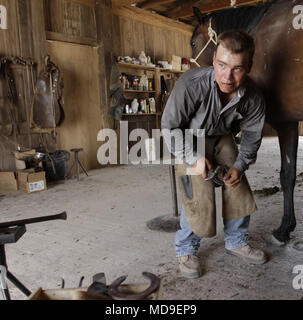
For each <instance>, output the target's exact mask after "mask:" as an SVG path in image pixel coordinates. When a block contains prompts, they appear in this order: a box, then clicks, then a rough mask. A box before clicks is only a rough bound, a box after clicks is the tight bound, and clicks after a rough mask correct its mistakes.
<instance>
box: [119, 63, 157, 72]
mask: <svg viewBox="0 0 303 320" xmlns="http://www.w3.org/2000/svg"><path fill="white" fill-rule="evenodd" d="M118 66H120V67H126V68H133V69H141V70H150V71H155V70H156V67H147V66H141V65H138V64H132V63H126V62H118Z"/></svg>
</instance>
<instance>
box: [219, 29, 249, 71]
mask: <svg viewBox="0 0 303 320" xmlns="http://www.w3.org/2000/svg"><path fill="white" fill-rule="evenodd" d="M220 44H221V45H222V46H223V47H224V48H225V49H227V50H229V51H231V52H232V53H242V52H247V53H248V58H249V69H250V68H251V66H252V63H253V56H254V53H255V43H254V39H253V38H252V37H251V36H250V35H249V34H248V33H246V32H244V31H242V30H229V31H225V32H222V33H221V34H220V35H219V37H218V44H217V48H218V46H219V45H220Z"/></svg>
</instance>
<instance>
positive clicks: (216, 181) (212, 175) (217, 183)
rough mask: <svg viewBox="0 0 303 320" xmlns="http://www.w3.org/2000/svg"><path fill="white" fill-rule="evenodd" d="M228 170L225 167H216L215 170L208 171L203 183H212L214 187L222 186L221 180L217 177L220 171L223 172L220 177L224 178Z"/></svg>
mask: <svg viewBox="0 0 303 320" xmlns="http://www.w3.org/2000/svg"><path fill="white" fill-rule="evenodd" d="M228 170H229V168H228V167H227V166H217V167H216V169H215V170H209V171H208V173H207V177H206V178H205V179H204V180H205V181H212V182H213V183H214V184H215V187H222V186H224V184H225V183H224V181H223V178H222V179H221V178H220V177H218V174H219V173H220V171H222V172H223V174H222V177H224V175H225V173H226V172H227V171H228Z"/></svg>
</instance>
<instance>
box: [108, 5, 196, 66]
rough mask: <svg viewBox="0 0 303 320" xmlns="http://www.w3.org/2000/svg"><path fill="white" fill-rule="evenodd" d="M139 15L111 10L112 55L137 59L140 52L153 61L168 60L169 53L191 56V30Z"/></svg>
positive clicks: (135, 11)
mask: <svg viewBox="0 0 303 320" xmlns="http://www.w3.org/2000/svg"><path fill="white" fill-rule="evenodd" d="M141 12H142V11H141V10H139V9H138V8H133V9H132V10H130V9H128V10H127V9H114V10H113V13H114V16H113V26H114V29H113V32H114V33H113V36H114V43H113V53H114V55H115V56H126V55H128V56H131V57H132V56H135V57H138V56H139V54H140V53H141V51H144V52H145V53H146V55H149V56H151V57H153V58H154V61H158V60H170V59H171V55H172V54H175V55H178V56H181V57H186V58H190V57H191V47H190V39H191V35H192V30H193V28H192V27H190V26H189V27H187V26H186V25H184V24H178V23H176V24H173V23H172V22H171V21H170V20H169V19H166V18H164V17H161V18H158V19H156V18H155V17H154V16H155V15H152V14H148V15H144V14H141Z"/></svg>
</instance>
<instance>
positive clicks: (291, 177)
mask: <svg viewBox="0 0 303 320" xmlns="http://www.w3.org/2000/svg"><path fill="white" fill-rule="evenodd" d="M296 5H303V0H297V1H285V0H277V1H272V2H270V3H267V4H266V5H265V6H266V7H265V6H264V5H262V6H250V7H240V8H231V9H227V10H223V11H220V12H214V13H211V14H208V15H202V14H201V12H200V11H199V10H198V9H196V8H194V13H195V15H196V17H197V18H198V21H199V25H198V26H197V27H196V29H195V31H194V33H193V36H192V42H191V45H192V49H193V57H194V58H196V57H197V55H199V53H201V49H202V48H204V49H205V50H204V51H203V53H201V55H200V56H199V59H197V61H198V63H199V64H200V65H201V66H202V65H211V64H212V57H213V52H214V49H215V44H214V43H213V42H212V41H209V39H210V38H212V35H213V34H212V33H211V32H210V33H209V31H211V29H209V26H210V22H211V26H212V28H213V29H214V30H216V31H217V34H219V33H220V32H222V31H225V30H230V29H242V30H245V31H247V32H249V33H250V34H251V35H252V36H253V37H254V39H255V45H256V51H255V56H254V65H253V68H252V70H251V74H250V77H251V78H252V79H253V80H254V81H255V82H256V84H257V85H258V86H259V87H260V88H261V89H262V90H263V93H264V96H265V99H266V103H267V106H266V109H267V110H266V121H267V123H269V124H270V125H271V126H272V127H273V128H274V129H275V130H276V131H277V133H278V137H279V144H280V151H281V171H280V181H281V186H282V189H283V194H284V215H283V219H282V223H281V225H280V227H279V228H277V229H276V230H274V231H273V235H274V237H275V238H276V239H277V240H279V241H280V242H286V241H288V240H289V234H290V232H292V231H294V229H295V227H296V218H295V212H294V201H293V192H294V187H295V181H296V163H297V149H298V121H300V120H303V90H302V85H303V30H302V29H298V28H296V26H295V25H294V19H295V18H296V16H298V14H295V13H296V10H294V7H295V6H296ZM258 10H259V11H258ZM297 20H298V19H297ZM301 22H302V21H301ZM214 38H215V37H214ZM208 41H209V43H208ZM207 43H208V45H207V46H206V44H207Z"/></svg>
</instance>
